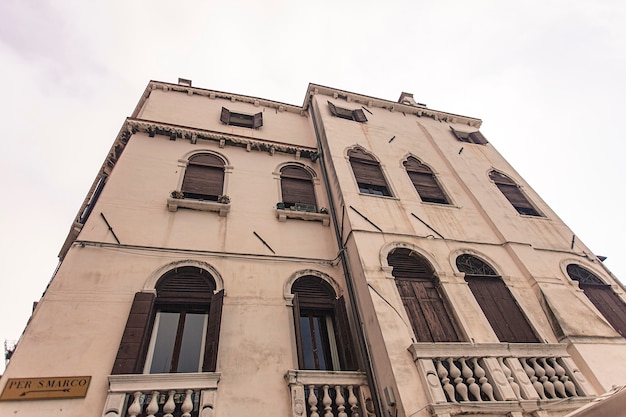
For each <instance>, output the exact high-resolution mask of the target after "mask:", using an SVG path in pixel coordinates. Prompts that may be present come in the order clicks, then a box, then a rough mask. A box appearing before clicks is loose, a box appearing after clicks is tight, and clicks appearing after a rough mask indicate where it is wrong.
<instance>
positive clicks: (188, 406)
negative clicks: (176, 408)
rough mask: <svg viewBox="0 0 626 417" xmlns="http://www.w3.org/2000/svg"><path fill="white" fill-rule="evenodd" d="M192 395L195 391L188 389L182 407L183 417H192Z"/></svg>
mask: <svg viewBox="0 0 626 417" xmlns="http://www.w3.org/2000/svg"><path fill="white" fill-rule="evenodd" d="M192 394H193V390H190V389H188V390H186V391H185V399H184V400H183V403H182V405H181V406H180V411H182V412H183V415H182V416H181V417H191V412H192V411H193V401H192V400H191V396H192Z"/></svg>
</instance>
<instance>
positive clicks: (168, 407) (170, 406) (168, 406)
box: [163, 390, 176, 417]
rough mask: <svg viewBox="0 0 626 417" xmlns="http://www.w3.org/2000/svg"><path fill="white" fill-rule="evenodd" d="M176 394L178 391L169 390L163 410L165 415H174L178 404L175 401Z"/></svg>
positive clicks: (168, 416)
mask: <svg viewBox="0 0 626 417" xmlns="http://www.w3.org/2000/svg"><path fill="white" fill-rule="evenodd" d="M174 394H176V391H174V390H171V391H168V392H167V401H166V402H165V405H164V406H163V412H164V413H165V414H164V415H163V417H174V416H173V414H172V413H173V412H174V410H175V409H176V404H175V403H174Z"/></svg>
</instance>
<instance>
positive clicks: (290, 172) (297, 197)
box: [280, 166, 315, 205]
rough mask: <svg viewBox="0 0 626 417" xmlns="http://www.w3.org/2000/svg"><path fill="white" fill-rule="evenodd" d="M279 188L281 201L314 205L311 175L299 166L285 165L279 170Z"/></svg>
mask: <svg viewBox="0 0 626 417" xmlns="http://www.w3.org/2000/svg"><path fill="white" fill-rule="evenodd" d="M280 188H281V191H282V197H283V202H285V203H303V204H312V205H315V190H314V188H313V181H312V179H311V175H310V174H309V173H308V172H307V171H306V170H305V169H304V168H301V167H294V166H287V167H284V168H283V169H282V170H281V174H280Z"/></svg>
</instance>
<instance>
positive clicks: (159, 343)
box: [150, 311, 180, 374]
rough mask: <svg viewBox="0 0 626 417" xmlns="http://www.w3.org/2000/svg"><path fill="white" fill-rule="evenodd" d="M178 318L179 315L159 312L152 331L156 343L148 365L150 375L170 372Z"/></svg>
mask: <svg viewBox="0 0 626 417" xmlns="http://www.w3.org/2000/svg"><path fill="white" fill-rule="evenodd" d="M179 317H180V313H166V312H163V311H161V312H159V315H158V324H157V326H156V327H155V329H154V331H155V332H156V341H155V343H154V352H153V354H152V363H151V365H150V373H151V374H161V373H167V372H169V371H170V367H171V364H172V354H173V352H174V343H175V341H176V331H177V329H178V319H179Z"/></svg>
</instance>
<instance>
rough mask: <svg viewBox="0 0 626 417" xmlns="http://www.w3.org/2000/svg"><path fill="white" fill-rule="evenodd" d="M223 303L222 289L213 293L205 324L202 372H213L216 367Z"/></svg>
mask: <svg viewBox="0 0 626 417" xmlns="http://www.w3.org/2000/svg"><path fill="white" fill-rule="evenodd" d="M223 305H224V290H221V291H219V292H218V293H216V294H214V295H213V297H212V298H211V307H209V324H208V325H207V331H206V341H205V344H204V362H203V364H202V372H215V369H216V367H217V350H218V347H219V341H220V327H221V324H222V307H223Z"/></svg>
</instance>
